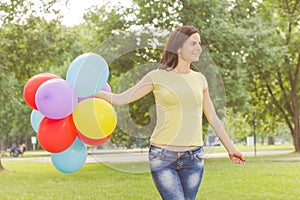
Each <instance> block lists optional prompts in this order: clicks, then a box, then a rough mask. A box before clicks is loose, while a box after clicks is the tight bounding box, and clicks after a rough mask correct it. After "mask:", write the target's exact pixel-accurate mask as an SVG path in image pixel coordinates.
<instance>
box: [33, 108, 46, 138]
mask: <svg viewBox="0 0 300 200" xmlns="http://www.w3.org/2000/svg"><path fill="white" fill-rule="evenodd" d="M43 118H44V115H43V114H42V113H41V112H40V111H38V110H32V111H31V115H30V123H31V126H32V128H33V130H34V131H35V132H36V133H37V132H38V130H39V126H40V123H41V121H42V119H43Z"/></svg>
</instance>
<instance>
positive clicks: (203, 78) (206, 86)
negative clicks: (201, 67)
mask: <svg viewBox="0 0 300 200" xmlns="http://www.w3.org/2000/svg"><path fill="white" fill-rule="evenodd" d="M201 77H202V80H203V91H205V90H207V89H208V84H207V80H206V78H205V76H204V75H203V74H201Z"/></svg>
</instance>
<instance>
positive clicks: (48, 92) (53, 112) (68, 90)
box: [35, 78, 77, 119]
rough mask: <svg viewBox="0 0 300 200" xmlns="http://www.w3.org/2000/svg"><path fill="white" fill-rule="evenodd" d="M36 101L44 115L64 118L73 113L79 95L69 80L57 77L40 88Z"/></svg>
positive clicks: (51, 117) (52, 117)
mask: <svg viewBox="0 0 300 200" xmlns="http://www.w3.org/2000/svg"><path fill="white" fill-rule="evenodd" d="M35 101H36V105H37V108H38V110H39V111H40V112H41V113H42V114H43V115H44V116H46V117H48V118H50V119H62V118H65V117H67V116H68V115H70V114H72V112H73V110H74V109H75V107H76V105H77V95H76V93H75V90H74V89H73V87H72V85H71V84H70V83H69V82H68V81H66V80H63V79H60V78H55V79H51V80H48V81H46V82H44V83H43V84H42V85H41V86H40V87H39V88H38V90H37V92H36V95H35Z"/></svg>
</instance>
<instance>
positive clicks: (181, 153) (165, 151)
mask: <svg viewBox="0 0 300 200" xmlns="http://www.w3.org/2000/svg"><path fill="white" fill-rule="evenodd" d="M152 150H154V151H157V152H160V153H162V154H169V155H177V156H190V155H193V154H196V153H199V152H202V151H203V147H202V146H198V147H195V148H194V149H192V150H188V151H171V150H168V149H164V148H160V147H157V146H154V145H150V148H149V151H152Z"/></svg>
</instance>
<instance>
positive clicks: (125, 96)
mask: <svg viewBox="0 0 300 200" xmlns="http://www.w3.org/2000/svg"><path fill="white" fill-rule="evenodd" d="M152 90H153V83H152V80H151V79H150V77H149V75H145V76H144V77H143V78H142V80H140V81H139V82H138V83H137V84H136V85H134V86H133V87H131V88H129V89H128V90H126V91H124V92H122V93H121V94H114V93H110V92H105V91H100V92H98V93H96V94H95V97H97V98H101V99H104V100H105V101H107V102H109V103H111V104H112V105H114V106H122V105H124V104H128V103H131V102H133V101H136V100H138V99H140V98H142V97H143V96H145V95H147V94H148V93H149V92H151V91H152Z"/></svg>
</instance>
